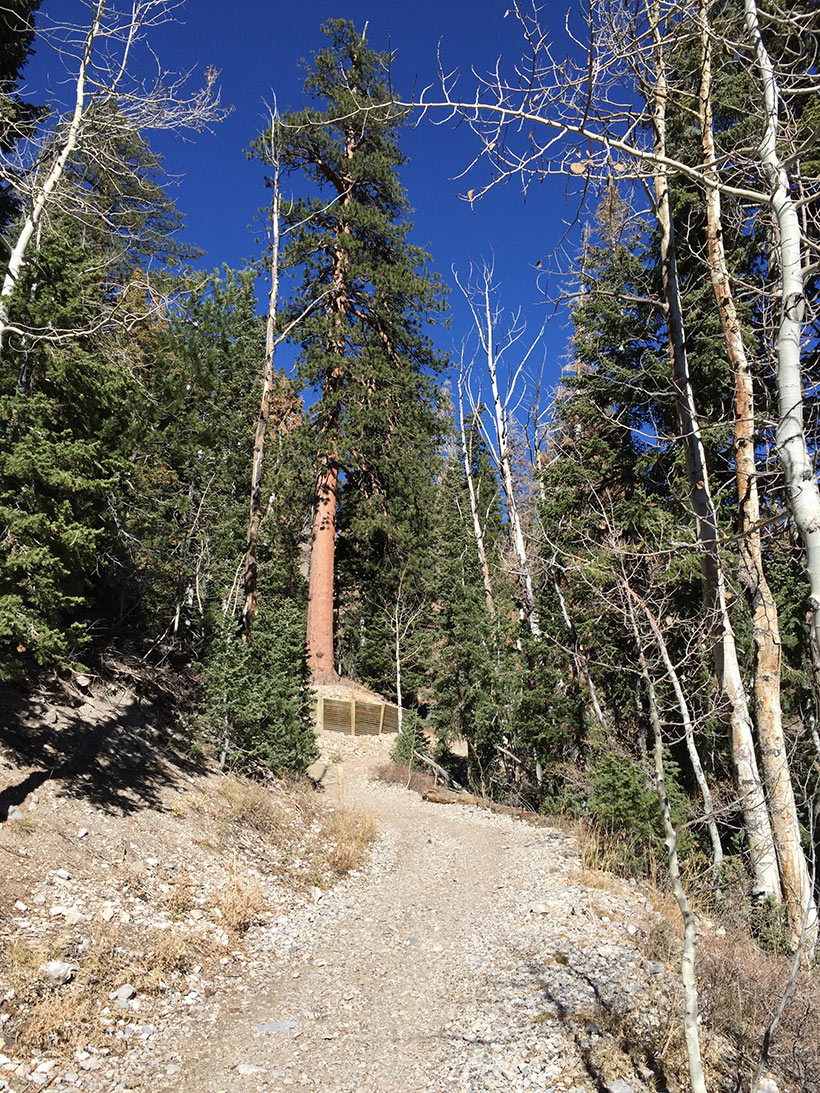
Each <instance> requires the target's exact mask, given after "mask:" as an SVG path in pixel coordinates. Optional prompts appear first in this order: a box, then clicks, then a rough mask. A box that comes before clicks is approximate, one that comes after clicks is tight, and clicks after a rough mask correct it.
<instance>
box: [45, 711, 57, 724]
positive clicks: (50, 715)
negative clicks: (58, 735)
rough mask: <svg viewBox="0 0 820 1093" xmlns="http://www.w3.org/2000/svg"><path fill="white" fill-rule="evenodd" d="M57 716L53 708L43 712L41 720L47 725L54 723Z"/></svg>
mask: <svg viewBox="0 0 820 1093" xmlns="http://www.w3.org/2000/svg"><path fill="white" fill-rule="evenodd" d="M58 718H59V714H58V713H57V711H56V710H55V709H53V708H51V709H48V710H46V712H45V713H44V714H43V721H45V723H46V724H47V725H56V724H57V720H58Z"/></svg>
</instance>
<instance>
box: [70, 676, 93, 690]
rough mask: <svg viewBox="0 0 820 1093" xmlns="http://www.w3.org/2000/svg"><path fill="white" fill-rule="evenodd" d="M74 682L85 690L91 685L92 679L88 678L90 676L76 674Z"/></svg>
mask: <svg viewBox="0 0 820 1093" xmlns="http://www.w3.org/2000/svg"><path fill="white" fill-rule="evenodd" d="M74 682H75V683H76V684H77V686H78V687H79V688H80V689H81V690H83V691H87V690H88V688H89V687H90V686H91V680H90V679H89V678H88V676H82V675H80V676H74Z"/></svg>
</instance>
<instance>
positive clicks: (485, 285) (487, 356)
mask: <svg viewBox="0 0 820 1093" xmlns="http://www.w3.org/2000/svg"><path fill="white" fill-rule="evenodd" d="M454 277H455V280H456V284H457V285H458V286H459V288H460V289H461V291H462V294H463V295H464V299H465V300H466V301H467V305H468V307H469V309H470V313H471V315H472V318H473V323H474V328H475V331H476V334H477V336H478V344H479V347H480V350H481V352H482V354H483V357H484V362H485V364H484V368H483V370H482V380H486V382H488V383H489V388H490V397H489V400H488V402H487V405H488V408H489V412H488V415H487V416H488V418H489V423H488V422H487V420H486V419H485V416H484V415H483V414H482V413H481V407H482V405H484V400H483V399H482V397H481V394H480V391H479V392H477V391H474V390H473V389H472V388H471V387H470V386H469V382H468V381H465V380H464V379H462V378H460V380H459V392H460V393H461V392H462V391H463V390H464V388H465V387H466V388H467V391H468V395H469V398H470V403H471V408H472V411H473V415H474V417H475V420H476V421H477V423H478V425H479V428H480V429H481V432H482V434H483V437H484V440H485V442H486V444H487V448H488V451H489V453H490V457H491V458H492V460H493V463H494V464H495V467H496V469H497V472H498V476H499V481H500V483H501V489H502V492H503V496H504V505H505V508H506V515H507V524H508V527H509V534H510V545H511V547H512V551H513V557H514V559H515V567H516V577H517V580H518V583H519V585H520V588H521V596H522V607H523V614H524V616H525V618H526V620H527V624H528V625H529V628H530V632H531V633H532V636H533V637H534V638H539V637H540V636H541V624H540V622H539V619H538V609H537V605H536V602H535V585H534V583H533V574H532V564H531V560H530V556H529V553H528V550H527V541H526V537H525V535H524V524H523V520H522V513H521V508H520V504H519V500H518V496H517V493H516V488H515V478H514V474H513V455H512V446H511V434H510V429H511V424H512V421H513V419H514V416H515V413H516V411H517V410H518V408H519V406H520V404H521V402H522V401H523V399H524V398H525V397H526V380H527V374H526V368H527V364H528V362H529V360H530V358H531V357H532V356H533V354H534V353H536V352H537V350H538V347H539V345H540V340H541V333H542V332H543V331H539V333H538V335H537V336H536V337H535V338H533V339H531V340H529V342H527V341H525V339H526V325H525V324H524V323H523V322H522V320H521V316H520V313H519V314H516V315H513V317H512V319H511V321H510V322H509V324H508V325H507V326H506V327H504V326H502V323H503V316H502V312H501V309H500V307H499V305H498V304H497V303H496V301H495V299H494V292H495V286H494V284H493V268H492V266H491V265H485V266H484V267H483V268H482V270H481V272H480V274H479V276H478V278H477V282H476V283H475V284H473V283H471V282H468V283H467V284H462V282H461V280H460V279H459V277H458V275H457V274H456V273H455V271H454ZM519 343H520V345H519ZM512 352H517V353H518V356H517V360H516V363H515V364H514V365H513V366H512V368H511V369H510V371H509V377H508V378H507V379H506V382H505V380H504V378H503V376H500V375H499V372H500V371H501V370H502V369H503V368H504V367H505V364H506V362H505V356H506V355H510V356H511V355H512ZM463 374H464V370H463V369H462V375H463ZM471 374H472V375H475V373H474V372H472V370H471ZM481 385H482V384H481V382H479V384H478V387H479V388H480V387H481Z"/></svg>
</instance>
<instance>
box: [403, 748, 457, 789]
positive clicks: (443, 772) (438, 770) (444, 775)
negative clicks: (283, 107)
mask: <svg viewBox="0 0 820 1093" xmlns="http://www.w3.org/2000/svg"><path fill="white" fill-rule="evenodd" d="M413 755H414V757H415V758H416V759H420V760H421V762H422V763H426V764H427V766H428V767H432V768H433V770H434V771H435V772H436V774H438V775H440V776H441V777H442V778H443V779H444V781H445V782H447V783H448V784H449V785H451V786H452V787H453V788H454V789H458V790H460V791H461V792H462V793H463V792H464V787H463V786H460V785H459V784H458V782H457V781H456V780H455V778H454V777H453V776H452V774H448V773H447V771H446V770H445V769H444V767H440V766H439V765H438V763H436V762H434V761H433V760H432V759H431V758H430V756H429V755H424V753H423V752H420V751H414V752H413Z"/></svg>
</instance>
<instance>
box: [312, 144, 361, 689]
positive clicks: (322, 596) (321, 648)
mask: <svg viewBox="0 0 820 1093" xmlns="http://www.w3.org/2000/svg"><path fill="white" fill-rule="evenodd" d="M355 150H356V134H355V132H354V131H353V130H352V129H350V130H348V132H347V135H346V137H345V159H346V160H348V161H350V160H352V159H353V154H354V152H355ZM338 186H339V204H340V206H341V208H342V210H344V209H345V208H346V207H347V206H348V205H350V202H351V199H352V198H351V195H352V188H353V179H352V178H351V177H350V176H347V177H343V178H340V179H339V180H338ZM337 230H338V232H339V233H340V234H342V235H347V234H349V233H350V226H349V224H348V223H347V221H346V220H345V216H344V211H343V212H342V215H341V216H340V223H339V227H338V229H337ZM348 268H349V261H348V257H347V252H346V251H345V248H344V247H343V246H341V245H340V244H339V243H338V242H337V246H336V248H335V251H334V261H333V277H332V280H333V293H334V299H333V305H332V306H333V310H334V312H335V319H336V322H335V326H336V329H335V331H334V332H333V334H332V335H331V338H330V346H331V349H332V350H333V352H334V354H335V355H336V356H337V357H338V358H339V359H340V360H341V359H343V358H344V355H345V343H346V331H345V326H346V322H347V313H348V309H349V306H350V300H349V296H348V283H347V275H348ZM339 379H340V369H335V368H334V369H331V371H330V373H329V375H328V376H327V377H326V379H325V392H324V393H325V394H327V393H328V392H330V391H331V390H332V389H333V388H334V386H335V385H336V384H337V383H338V381H339ZM338 428H339V417H338V410H337V409H334V410H333V411H332V412H331V413H330V415H329V416H328V417H327V419H326V420H325V421H323V422H321V423H320V425H319V431H320V433H321V435H322V437H323V439H324V441H325V443H326V444H327V445H328V447H329V448H330V450H331V453H332V454H331V456H330V457H328V458H327V462H326V463H325V465H324V467H322V469H321V470H320V471H319V474H318V477H317V481H316V496H315V499H314V509H313V537H312V539H311V549H310V581H309V591H308V608H307V662H308V667H309V669H310V675H311V680H312V681H313V682H314V683H328V682H332V681H333V680H336V679H338V676H337V674H336V657H335V641H334V639H335V633H336V628H335V625H334V617H333V600H334V591H335V576H336V574H335V569H336V504H337V493H338V488H339V469H340V468H339V463H338Z"/></svg>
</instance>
